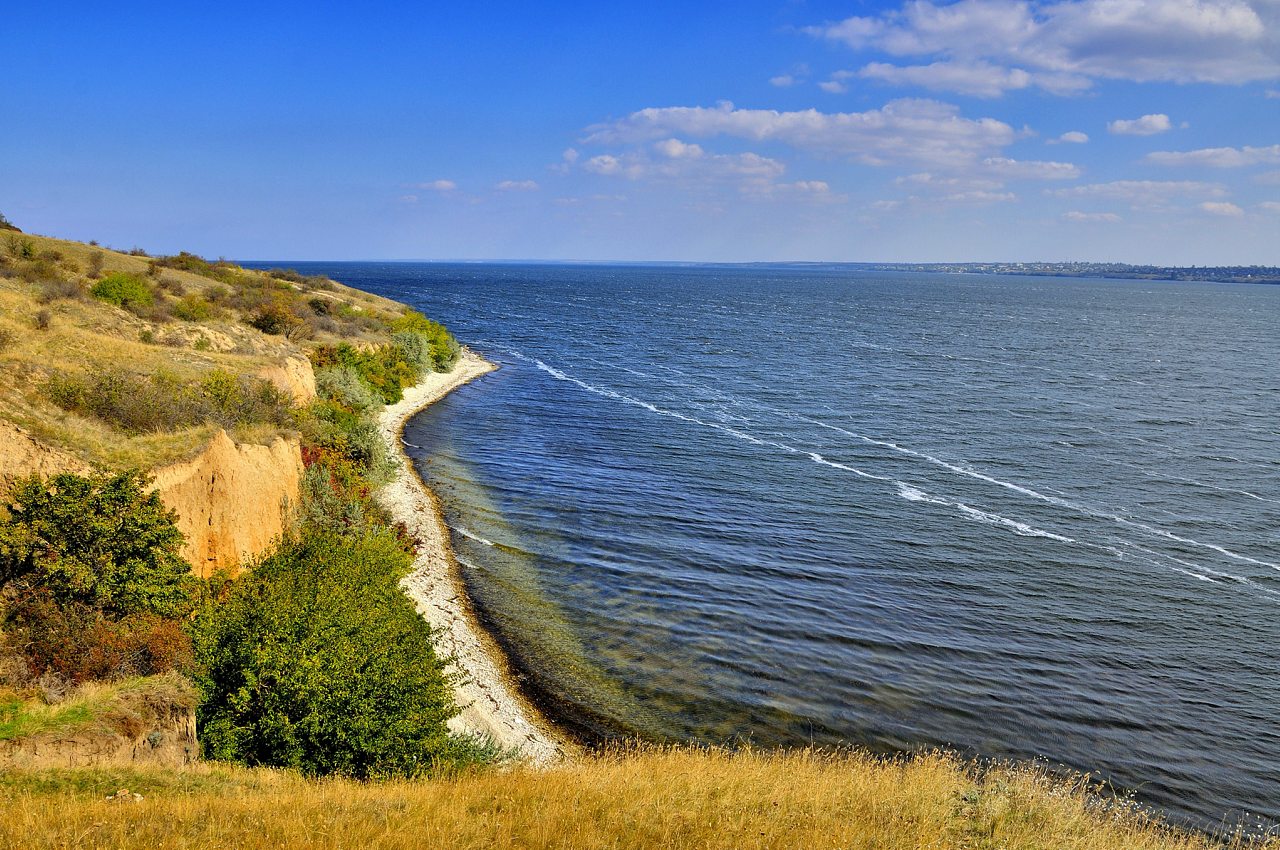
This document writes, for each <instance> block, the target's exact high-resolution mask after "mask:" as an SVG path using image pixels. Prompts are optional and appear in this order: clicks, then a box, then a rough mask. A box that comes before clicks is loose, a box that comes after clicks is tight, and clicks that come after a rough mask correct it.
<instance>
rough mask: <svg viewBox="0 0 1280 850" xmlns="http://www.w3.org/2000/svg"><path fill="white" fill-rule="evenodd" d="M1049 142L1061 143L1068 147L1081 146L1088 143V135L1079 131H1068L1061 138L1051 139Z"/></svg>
mask: <svg viewBox="0 0 1280 850" xmlns="http://www.w3.org/2000/svg"><path fill="white" fill-rule="evenodd" d="M1051 141H1052V142H1062V143H1064V144H1068V145H1083V144H1085V143H1086V142H1088V141H1089V134H1088V133H1081V132H1080V131H1079V130H1070V131H1068V132H1066V133H1063V134H1062V135H1061V136H1059V137H1058V138H1056V139H1053V140H1051Z"/></svg>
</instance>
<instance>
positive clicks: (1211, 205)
mask: <svg viewBox="0 0 1280 850" xmlns="http://www.w3.org/2000/svg"><path fill="white" fill-rule="evenodd" d="M1200 209H1202V210H1204V211H1205V212H1207V213H1209V214H1210V215H1224V216H1230V217H1232V218H1238V217H1240V216H1242V215H1244V210H1242V209H1240V208H1239V207H1238V206H1236V205H1235V204H1233V203H1230V202H1229V201H1205V202H1204V203H1203V204H1201V205H1200Z"/></svg>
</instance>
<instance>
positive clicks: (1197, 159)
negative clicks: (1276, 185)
mask: <svg viewBox="0 0 1280 850" xmlns="http://www.w3.org/2000/svg"><path fill="white" fill-rule="evenodd" d="M1147 161H1148V162H1152V163H1155V164H1156V165H1184V166H1185V165H1190V166H1207V167H1210V168H1241V167H1243V166H1246V165H1273V164H1276V163H1280V145H1270V146H1269V147H1260V148H1255V147H1249V146H1248V145H1246V146H1245V147H1243V148H1200V149H1199V150H1194V151H1154V152H1152V153H1149V154H1147Z"/></svg>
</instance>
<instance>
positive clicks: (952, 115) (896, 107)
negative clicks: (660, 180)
mask: <svg viewBox="0 0 1280 850" xmlns="http://www.w3.org/2000/svg"><path fill="white" fill-rule="evenodd" d="M674 135H684V136H694V137H698V138H708V137H712V136H731V137H735V138H740V139H747V140H750V141H756V142H771V141H772V142H781V143H783V144H786V145H790V146H792V147H795V148H800V149H804V150H808V151H814V152H818V153H824V154H830V155H836V156H842V157H846V158H849V159H852V160H855V161H857V162H862V163H865V164H868V165H885V164H888V163H894V162H917V163H924V164H947V165H952V166H963V165H967V164H972V163H973V162H975V161H976V160H977V159H979V158H981V157H982V156H987V155H990V154H993V153H995V152H997V151H999V149H1001V148H1003V147H1004V146H1006V145H1008V144H1010V143H1012V142H1013V141H1014V139H1015V138H1016V133H1015V132H1014V129H1013V128H1012V127H1010V126H1009V125H1008V124H1005V123H1004V122H1003V121H997V120H995V119H994V118H978V119H970V118H964V117H962V116H961V115H960V110H959V109H958V108H957V107H955V106H952V105H951V104H946V103H940V102H938V101H934V100H895V101H891V102H889V103H888V104H886V105H885V106H884V107H883V108H881V109H871V110H868V111H866V112H834V113H833V112H819V111H818V110H816V109H806V110H801V111H796V112H779V111H776V110H770V109H736V108H734V106H733V104H731V103H721V104H720V105H719V106H717V107H715V108H707V107H701V106H679V107H666V108H649V109H642V110H640V111H639V112H633V113H632V114H631V115H629V116H627V117H626V118H623V119H621V120H619V121H615V122H613V123H610V124H603V125H597V126H594V127H590V128H588V131H587V137H586V139H585V141H586V142H587V143H590V144H627V143H638V142H645V141H653V140H658V139H662V138H664V137H669V136H674Z"/></svg>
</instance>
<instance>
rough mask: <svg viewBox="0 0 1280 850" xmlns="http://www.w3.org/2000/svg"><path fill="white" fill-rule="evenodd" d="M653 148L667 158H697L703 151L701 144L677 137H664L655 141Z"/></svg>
mask: <svg viewBox="0 0 1280 850" xmlns="http://www.w3.org/2000/svg"><path fill="white" fill-rule="evenodd" d="M653 149H654V150H656V151H657V152H658V153H660V154H662V155H663V156H665V157H666V158H667V159H697V158H699V157H700V156H702V155H703V153H704V151H703V150H702V146H701V145H691V144H687V143H685V142H682V141H680V140H679V139H664V140H663V141H661V142H655V143H654V145H653Z"/></svg>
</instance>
